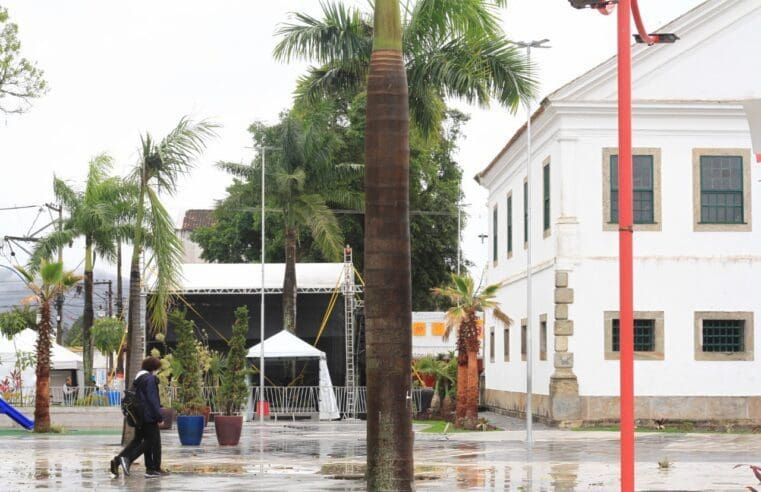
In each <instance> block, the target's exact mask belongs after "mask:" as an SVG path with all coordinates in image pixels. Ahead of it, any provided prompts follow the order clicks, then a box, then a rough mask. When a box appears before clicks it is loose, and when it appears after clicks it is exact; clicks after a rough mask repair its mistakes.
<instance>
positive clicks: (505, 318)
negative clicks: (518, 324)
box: [492, 307, 513, 327]
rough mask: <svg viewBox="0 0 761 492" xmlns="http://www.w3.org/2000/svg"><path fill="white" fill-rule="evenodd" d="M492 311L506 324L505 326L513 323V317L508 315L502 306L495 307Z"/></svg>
mask: <svg viewBox="0 0 761 492" xmlns="http://www.w3.org/2000/svg"><path fill="white" fill-rule="evenodd" d="M492 313H493V314H494V317H495V318H497V319H498V320H500V321H501V322H503V323H504V324H505V326H507V327H509V326H511V325H512V324H513V319H512V318H511V317H510V316H508V315H507V314H506V313H505V312H504V311H502V310H501V309H500V308H498V307H495V308H494V309H493V310H492Z"/></svg>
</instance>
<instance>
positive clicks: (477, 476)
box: [0, 422, 761, 491]
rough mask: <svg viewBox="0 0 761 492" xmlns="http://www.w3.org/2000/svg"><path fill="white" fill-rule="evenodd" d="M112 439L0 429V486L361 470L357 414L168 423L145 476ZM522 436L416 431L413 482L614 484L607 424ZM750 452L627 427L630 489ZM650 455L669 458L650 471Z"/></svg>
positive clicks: (695, 480)
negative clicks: (239, 432) (233, 435)
mask: <svg viewBox="0 0 761 492" xmlns="http://www.w3.org/2000/svg"><path fill="white" fill-rule="evenodd" d="M516 425H517V424H516ZM417 427H418V430H420V429H421V428H422V426H417ZM508 428H510V427H509V426H508ZM6 432H7V431H6ZM119 437H120V436H119V435H118V433H111V434H97V435H92V434H88V433H85V432H80V433H77V432H72V433H70V434H64V435H45V436H38V435H34V434H31V433H23V434H22V433H15V434H14V435H10V436H9V435H3V434H0V477H2V478H0V480H2V483H1V484H0V489H2V490H20V489H31V488H40V489H65V490H82V489H85V490H91V489H98V490H125V489H126V490H162V489H171V490H182V491H195V490H242V489H256V490H273V491H286V490H303V491H312V490H364V482H363V481H362V480H346V479H337V478H335V477H336V476H344V477H351V476H354V475H356V474H357V473H361V471H362V466H363V463H364V461H365V455H366V447H365V426H364V423H363V422H355V423H343V422H337V423H316V422H305V423H300V422H297V423H283V422H281V423H278V424H275V423H267V424H265V425H263V426H260V425H258V424H246V425H245V427H244V436H243V439H242V442H241V444H240V445H239V446H237V447H230V448H220V447H219V446H218V445H217V443H216V438H215V436H214V429H213V426H210V427H209V428H208V429H207V430H206V433H205V435H204V442H203V444H202V445H201V446H198V447H182V446H180V445H179V440H178V438H177V433H176V431H165V432H163V433H162V441H163V446H164V450H163V451H164V452H163V454H164V462H163V464H164V466H165V467H167V468H169V469H170V470H172V471H173V473H172V474H171V475H169V476H166V477H162V478H160V479H152V480H148V481H146V479H144V478H143V477H142V467H141V466H139V465H136V466H135V468H134V471H135V473H134V474H133V475H132V476H131V477H129V478H125V477H119V478H116V479H112V478H111V477H110V474H109V473H108V462H109V460H110V459H111V457H112V456H113V455H115V454H116V453H117V452H118V450H119V446H118V441H119ZM524 437H525V432H524V431H523V430H522V429H519V430H506V431H494V432H474V433H456V434H450V435H446V436H444V435H440V434H427V433H421V432H417V433H416V436H415V461H416V471H417V473H418V474H419V475H420V477H421V479H420V480H419V481H418V483H417V488H418V490H442V491H443V490H516V491H517V490H524V491H526V490H537V491H539V490H553V491H571V490H601V491H607V490H617V489H618V487H619V485H618V477H617V474H618V441H617V438H618V436H617V434H616V433H610V432H582V431H566V430H555V429H538V430H537V432H536V443H535V444H534V446H533V447H532V448H531V449H527V447H526V445H525V443H524V442H523V440H524ZM759 456H761V439H759V437H758V436H757V435H750V434H746V435H727V434H656V433H642V434H640V433H638V434H637V486H638V489H641V490H654V489H655V490H711V491H715V490H743V488H744V487H745V486H755V484H756V483H757V481H756V479H755V478H754V477H753V476H752V474H751V472H750V470H749V469H747V468H745V469H737V470H735V469H733V468H732V466H733V465H734V464H736V463H753V462H754V460H756V459H758V457H759ZM662 460H668V461H670V462H671V465H670V466H669V467H668V468H665V469H659V466H658V461H662Z"/></svg>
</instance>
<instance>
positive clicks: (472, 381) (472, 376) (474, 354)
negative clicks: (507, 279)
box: [433, 274, 512, 429]
mask: <svg viewBox="0 0 761 492" xmlns="http://www.w3.org/2000/svg"><path fill="white" fill-rule="evenodd" d="M502 286H503V284H502V283H496V284H491V285H487V286H486V287H484V288H483V289H481V290H479V291H476V287H475V285H474V283H473V278H472V277H470V276H465V275H456V274H452V277H451V281H450V284H449V285H446V286H444V287H437V288H435V289H433V291H434V293H435V294H436V295H437V296H441V297H444V298H446V299H447V300H449V301H450V302H451V303H452V304H453V306H452V307H451V308H449V309H448V310H447V317H446V330H445V332H444V340H447V339H448V338H449V337H450V336H451V334H452V332H453V331H456V332H457V364H458V365H457V395H458V396H457V407H456V410H455V416H456V420H455V425H456V426H458V427H466V428H468V429H475V428H476V425H478V349H479V348H480V346H481V341H480V338H479V332H478V316H479V314H478V313H481V312H483V311H485V310H487V309H491V310H492V312H493V313H494V316H496V317H497V319H499V320H500V321H502V322H503V323H505V324H506V325H507V326H510V325H511V324H512V320H511V319H510V318H509V317H508V316H507V315H506V314H505V313H503V312H502V311H501V310H500V309H499V302H497V301H496V300H495V297H496V296H497V292H498V291H499V290H500V289H501V288H502Z"/></svg>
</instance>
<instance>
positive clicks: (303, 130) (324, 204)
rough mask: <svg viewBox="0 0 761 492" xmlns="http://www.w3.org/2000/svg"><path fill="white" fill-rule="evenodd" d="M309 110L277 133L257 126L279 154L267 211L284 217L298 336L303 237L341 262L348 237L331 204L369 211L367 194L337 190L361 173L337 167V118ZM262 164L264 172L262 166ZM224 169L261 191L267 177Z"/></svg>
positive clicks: (293, 114) (243, 168)
mask: <svg viewBox="0 0 761 492" xmlns="http://www.w3.org/2000/svg"><path fill="white" fill-rule="evenodd" d="M309 109H310V110H309V111H308V112H299V111H296V110H292V111H290V112H289V113H286V114H284V115H283V116H282V118H281V121H280V122H279V123H278V124H277V125H275V127H272V128H264V127H263V126H261V125H258V124H255V125H253V127H252V130H253V131H254V132H255V133H257V134H258V138H259V139H262V142H261V144H262V145H264V144H265V143H266V144H267V146H268V147H274V148H276V149H277V150H278V151H276V152H270V153H269V154H268V159H267V164H266V168H265V180H266V183H265V185H266V187H265V190H266V197H265V200H266V208H267V211H268V212H270V213H272V212H274V213H277V214H279V220H281V221H282V223H283V234H284V238H285V240H284V249H285V276H284V278H283V325H284V328H285V329H286V330H288V331H290V332H291V333H295V331H296V318H297V302H296V293H297V285H296V259H297V246H298V238H299V236H300V235H301V234H302V233H304V232H306V233H308V234H310V235H311V237H312V239H313V240H314V243H315V244H316V245H317V247H318V248H319V250H320V252H321V253H322V255H323V256H324V257H325V258H328V259H332V260H334V261H338V260H339V258H340V255H341V251H342V250H343V235H342V233H341V228H340V226H339V224H338V220H337V219H336V216H335V214H334V213H333V211H332V210H331V209H330V206H329V204H334V205H337V206H340V207H345V208H350V209H361V208H362V207H363V200H362V194H361V193H357V192H352V191H350V190H345V189H339V188H338V187H336V186H335V183H336V182H337V180H338V179H340V178H341V177H342V176H343V175H345V174H347V173H353V172H355V171H357V167H356V166H353V165H349V164H335V163H334V162H333V161H332V160H331V157H332V156H333V152H332V150H333V148H334V147H335V146H336V145H339V144H340V143H339V142H337V141H336V136H335V134H334V133H333V132H331V128H330V126H329V121H328V118H329V117H330V116H331V113H330V112H329V111H324V110H323V109H325V108H320V107H316V106H312V107H310V108H309ZM267 130H270V131H267ZM267 137H269V138H267ZM258 164H259V166H258V167H259V169H260V170H261V165H262V163H261V161H259V163H258ZM218 166H219V167H220V168H222V169H224V170H225V171H227V172H229V173H231V174H233V175H235V176H241V177H247V178H248V179H250V180H251V181H252V183H253V184H254V187H255V188H257V189H258V190H261V172H257V171H255V166H247V165H242V164H236V163H230V162H220V163H218ZM243 199H244V198H243V197H241V200H243ZM257 217H258V214H257Z"/></svg>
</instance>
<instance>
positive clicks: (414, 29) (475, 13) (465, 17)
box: [404, 0, 506, 43]
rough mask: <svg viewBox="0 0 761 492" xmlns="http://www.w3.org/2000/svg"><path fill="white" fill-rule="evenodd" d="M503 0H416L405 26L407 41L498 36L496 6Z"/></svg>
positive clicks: (499, 35) (503, 0) (503, 1)
mask: <svg viewBox="0 0 761 492" xmlns="http://www.w3.org/2000/svg"><path fill="white" fill-rule="evenodd" d="M505 1H506V0H498V1H493V0H418V1H417V2H416V3H415V7H414V9H413V11H412V13H411V15H410V21H409V23H408V24H407V25H406V26H405V29H404V36H405V40H407V41H408V42H413V43H416V42H430V41H432V40H434V41H435V40H438V41H442V40H445V39H447V38H450V37H460V36H464V37H477V36H483V35H486V36H490V37H495V38H496V37H501V36H502V35H503V33H502V29H501V28H500V26H499V15H498V12H497V7H499V6H500V4H504V3H505Z"/></svg>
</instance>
